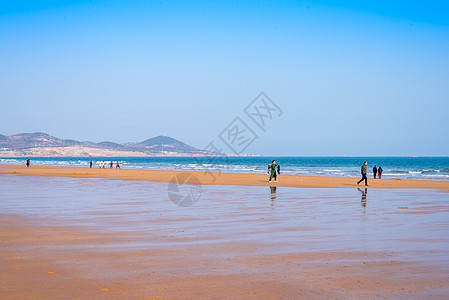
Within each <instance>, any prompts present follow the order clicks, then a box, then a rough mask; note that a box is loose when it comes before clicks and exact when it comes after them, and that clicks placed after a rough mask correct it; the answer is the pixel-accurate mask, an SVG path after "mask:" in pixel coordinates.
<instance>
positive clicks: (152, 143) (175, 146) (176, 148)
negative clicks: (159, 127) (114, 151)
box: [127, 135, 199, 153]
mask: <svg viewBox="0 0 449 300" xmlns="http://www.w3.org/2000/svg"><path fill="white" fill-rule="evenodd" d="M127 146H128V147H132V148H137V149H140V150H143V149H145V150H147V151H151V152H160V151H169V152H183V153H191V152H198V151H199V150H198V149H197V148H195V147H192V146H189V145H187V144H185V143H183V142H181V141H178V140H177V139H174V138H172V137H169V136H164V135H159V136H156V137H154V138H151V139H148V140H145V141H143V142H140V143H128V144H127Z"/></svg>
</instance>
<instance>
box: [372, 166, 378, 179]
mask: <svg viewBox="0 0 449 300" xmlns="http://www.w3.org/2000/svg"><path fill="white" fill-rule="evenodd" d="M373 175H374V179H376V175H377V166H376V165H374V168H373Z"/></svg>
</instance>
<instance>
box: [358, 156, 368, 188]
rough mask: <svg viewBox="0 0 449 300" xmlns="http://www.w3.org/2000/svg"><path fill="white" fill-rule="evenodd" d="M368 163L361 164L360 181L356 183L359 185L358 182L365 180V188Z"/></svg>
mask: <svg viewBox="0 0 449 300" xmlns="http://www.w3.org/2000/svg"><path fill="white" fill-rule="evenodd" d="M367 164H368V163H367V162H366V161H365V162H364V163H363V166H362V169H361V171H362V179H360V180H359V181H358V182H357V185H359V183H360V182H362V181H363V180H365V186H368V177H366V165H367Z"/></svg>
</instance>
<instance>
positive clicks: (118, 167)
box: [115, 160, 120, 169]
mask: <svg viewBox="0 0 449 300" xmlns="http://www.w3.org/2000/svg"><path fill="white" fill-rule="evenodd" d="M115 168H116V169H120V164H119V163H118V160H117V165H116V166H115Z"/></svg>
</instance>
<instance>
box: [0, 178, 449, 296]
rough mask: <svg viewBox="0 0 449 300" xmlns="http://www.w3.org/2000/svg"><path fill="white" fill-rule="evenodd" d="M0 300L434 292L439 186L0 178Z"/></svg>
mask: <svg viewBox="0 0 449 300" xmlns="http://www.w3.org/2000/svg"><path fill="white" fill-rule="evenodd" d="M0 199H1V200H0V209H1V213H0V238H1V245H2V247H1V250H0V260H1V263H2V264H1V272H0V298H2V299H23V298H25V299H49V298H64V299H111V298H124V299H229V298H232V299H274V298H277V299H302V298H307V299H323V298H332V299H335V298H337V299H343V298H344V299H361V298H363V299H377V298H395V299H423V298H426V299H447V297H448V296H449V283H448V282H449V281H448V278H449V239H448V237H447V230H448V227H449V203H448V201H447V200H448V193H447V192H443V191H430V190H403V189H396V190H394V189H377V190H365V189H364V188H361V189H355V188H354V189H337V188H329V189H314V188H307V189H305V188H291V187H277V188H276V190H273V189H272V188H270V187H268V186H267V187H259V186H255V187H251V186H250V187H245V186H232V185H223V186H218V185H217V186H215V185H208V186H204V187H203V190H202V194H201V198H200V200H199V201H198V202H197V203H196V204H195V205H194V206H192V207H189V208H182V207H178V206H176V205H175V204H173V203H172V202H171V201H170V200H169V198H168V196H167V185H166V184H162V183H154V182H146V181H121V180H105V179H83V178H67V177H53V178H51V179H50V178H46V177H33V176H26V177H20V176H13V175H0Z"/></svg>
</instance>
